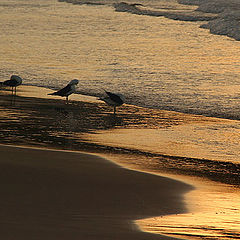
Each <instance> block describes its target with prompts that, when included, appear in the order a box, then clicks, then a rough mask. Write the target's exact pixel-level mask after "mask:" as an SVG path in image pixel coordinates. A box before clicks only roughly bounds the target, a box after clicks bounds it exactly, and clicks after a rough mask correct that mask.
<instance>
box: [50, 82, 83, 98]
mask: <svg viewBox="0 0 240 240" xmlns="http://www.w3.org/2000/svg"><path fill="white" fill-rule="evenodd" d="M78 82H79V81H78V80H77V79H73V80H72V81H70V82H69V83H68V85H67V86H66V87H64V88H62V89H60V90H58V91H56V92H53V93H49V94H48V95H57V96H61V97H66V101H68V96H69V95H71V94H72V93H74V92H75V91H76V85H77V84H78Z"/></svg>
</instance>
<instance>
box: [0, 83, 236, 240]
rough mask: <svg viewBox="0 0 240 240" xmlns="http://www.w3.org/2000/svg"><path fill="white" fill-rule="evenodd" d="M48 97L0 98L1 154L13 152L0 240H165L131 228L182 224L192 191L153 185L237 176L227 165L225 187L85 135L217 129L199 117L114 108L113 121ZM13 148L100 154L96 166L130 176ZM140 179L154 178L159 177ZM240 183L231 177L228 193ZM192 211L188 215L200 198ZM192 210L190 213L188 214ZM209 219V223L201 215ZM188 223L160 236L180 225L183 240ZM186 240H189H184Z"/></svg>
mask: <svg viewBox="0 0 240 240" xmlns="http://www.w3.org/2000/svg"><path fill="white" fill-rule="evenodd" d="M50 92H52V91H51V90H49V89H44V88H37V87H30V86H21V87H19V90H18V92H17V96H16V97H12V96H11V94H10V93H11V92H10V91H8V90H7V89H3V90H2V91H1V90H0V127H1V131H0V144H7V145H11V146H12V147H10V146H4V145H0V153H1V161H0V164H1V168H0V169H1V177H2V181H1V183H2V190H3V192H2V195H3V197H2V199H1V200H0V202H1V206H2V211H1V212H2V213H1V214H2V215H0V216H1V219H0V220H1V221H2V224H1V226H2V229H1V231H0V235H1V234H2V236H3V237H4V239H14V240H15V239H22V238H24V239H33V236H34V239H38V238H39V239H43V238H44V239H79V236H80V238H81V239H122V238H125V239H165V238H164V237H162V236H160V235H154V234H151V233H145V232H142V231H140V229H138V227H137V225H134V221H135V220H137V221H138V223H140V225H141V229H146V230H148V231H149V229H148V228H146V227H145V226H143V225H146V226H147V225H148V224H145V223H144V224H143V225H142V224H141V221H140V220H141V219H146V218H147V219H154V220H153V221H151V224H150V225H151V226H154V224H155V223H157V224H158V222H159V220H158V221H156V219H157V217H159V216H160V219H161V216H166V217H167V216H168V215H169V214H173V216H177V215H178V213H181V214H180V215H179V216H184V214H183V213H185V214H186V215H187V218H189V215H192V214H193V213H191V212H190V213H188V212H187V211H189V210H190V209H189V203H190V202H188V201H189V197H188V198H187V202H185V197H186V193H188V192H190V193H191V192H195V191H190V190H192V189H193V188H192V187H191V186H190V185H188V184H184V183H182V182H179V181H177V180H171V179H169V178H163V177H161V176H159V174H160V173H162V172H167V173H168V174H169V172H171V173H174V174H175V173H177V174H183V175H194V176H201V179H200V182H201V181H203V179H204V178H202V177H207V178H208V177H209V178H214V179H215V180H217V181H220V182H221V181H223V182H227V181H228V179H229V180H230V182H234V181H233V180H234V179H233V178H232V176H234V175H233V174H232V173H234V171H235V170H236V171H237V169H235V168H236V166H235V165H234V166H233V167H234V168H233V170H234V169H235V170H234V171H233V170H231V171H230V170H229V167H228V166H227V165H226V166H227V167H226V171H229V173H231V174H232V175H231V177H228V175H227V174H226V173H225V172H223V166H221V169H220V171H219V173H218V172H217V169H215V167H216V166H215V165H212V162H210V161H209V164H208V162H207V160H204V159H202V160H199V159H191V158H180V157H174V156H164V155H154V154H152V153H145V152H141V151H137V150H133V149H127V148H121V147H111V146H108V145H105V144H104V142H102V143H101V144H96V143H93V142H92V141H90V140H87V139H86V138H85V135H86V134H88V133H91V134H95V133H96V132H97V131H98V130H107V129H125V128H127V129H139V128H144V129H147V128H164V129H166V128H168V127H171V126H181V125H183V126H184V125H187V124H192V123H194V124H202V123H203V124H204V123H207V124H209V123H211V122H212V123H214V122H215V121H217V122H219V121H221V120H219V119H213V118H206V117H203V116H196V115H188V117H187V118H186V114H181V113H176V112H169V111H160V110H153V109H143V108H139V107H135V106H129V105H124V106H122V107H121V108H119V109H118V115H117V116H116V117H115V116H113V114H112V109H111V108H109V107H108V106H106V105H105V104H104V103H102V102H100V101H98V100H97V99H96V98H92V97H87V96H81V95H72V96H70V103H69V104H65V101H64V100H63V99H61V98H60V97H51V98H49V96H47V93H50ZM223 121H224V120H223ZM16 145H21V146H30V147H33V148H35V147H37V148H43V149H46V148H48V149H58V150H73V151H85V152H92V153H97V154H98V155H99V154H104V155H102V156H104V157H106V158H108V159H111V160H114V162H117V163H119V164H120V165H121V166H128V169H125V168H122V167H119V166H118V165H116V164H114V163H113V162H110V161H107V160H105V159H104V158H100V157H97V156H95V155H87V154H82V153H79V152H64V151H54V150H43V149H42V150H41V149H29V148H18V147H16ZM146 159H147V160H148V161H146ZM151 159H152V160H151ZM206 164H207V165H206ZM198 166H200V167H199V168H197V167H198ZM202 166H204V168H202ZM129 168H131V169H138V170H140V172H138V171H135V170H129ZM205 168H208V170H209V169H210V168H212V169H213V171H212V172H210V175H211V176H208V175H207V174H206V171H205ZM141 171H147V172H154V173H156V174H157V176H156V175H151V174H147V173H143V172H141ZM214 174H215V175H214ZM167 176H169V175H167ZM174 176H175V175H174ZM223 176H225V178H224V177H223ZM226 176H227V177H226ZM177 179H181V177H179V176H178V177H177ZM185 182H188V183H191V184H192V185H194V186H197V187H198V188H199V186H198V182H197V181H188V179H187V178H186V179H185ZM238 182H239V178H238V175H236V181H235V182H234V183H236V184H238ZM195 184H196V185H195ZM206 185H207V186H208V185H209V184H208V183H207V184H206ZM207 189H208V188H207ZM158 190H159V191H158ZM211 191H212V189H211ZM213 191H215V190H214V189H213ZM196 194H198V192H197V193H196ZM188 195H189V194H188ZM231 196H232V195H231ZM231 196H229V201H228V202H229V204H230V205H229V206H228V205H227V206H224V209H229V207H231V206H232V203H231ZM215 197H216V196H215V195H214V196H212V198H213V199H215ZM205 200H206V199H205ZM191 201H192V202H191V205H194V204H193V203H196V202H198V196H197V197H196V198H193V200H191ZM201 202H202V203H204V201H203V200H201ZM224 202H226V201H224ZM186 203H187V205H186ZM197 204H200V203H197ZM194 208H195V207H193V208H191V210H190V211H193V212H194V211H195V210H194ZM206 209H207V210H206V215H207V216H208V215H209V209H208V205H206ZM236 209H237V208H236ZM214 211H215V209H214ZM236 211H237V210H234V214H235V212H236ZM221 212H222V210H221ZM214 215H215V212H214ZM194 216H195V215H194ZM212 217H213V218H214V216H212ZM158 219H159V218H158ZM180 219H181V218H180ZM196 219H197V218H196ZM202 219H206V217H205V216H204V217H203V218H202ZM230 220H231V219H230ZM139 221H140V222H139ZM187 221H188V220H187V219H185V218H183V221H182V222H181V223H179V224H178V223H177V221H175V220H174V223H170V226H169V229H170V230H169V229H167V231H163V232H166V233H168V234H169V233H170V234H171V232H172V233H173V230H171V229H173V225H174V224H177V225H175V226H174V227H175V228H176V229H179V226H178V225H183V229H185V230H184V232H185V233H186V232H187V229H186V226H185V225H184V224H186V223H187ZM161 222H162V221H160V223H161ZM79 226H82V227H79ZM151 229H153V228H152V227H151V228H150V231H151ZM157 229H158V230H157V231H155V230H153V231H154V232H156V233H159V226H157ZM160 229H161V228H160ZM13 233H14V234H13ZM160 233H161V232H160ZM195 234H196V233H195ZM16 236H19V238H16ZM25 236H26V237H25ZM38 236H39V237H38ZM175 236H177V234H175ZM183 236H184V239H186V238H185V236H186V234H185V235H184V234H183ZM166 239H167V238H166ZM190 239H195V238H190Z"/></svg>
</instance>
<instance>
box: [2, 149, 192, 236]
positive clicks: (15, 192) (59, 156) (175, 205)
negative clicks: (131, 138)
mask: <svg viewBox="0 0 240 240" xmlns="http://www.w3.org/2000/svg"><path fill="white" fill-rule="evenodd" d="M0 153H1V162H0V164H1V172H2V173H1V180H2V181H1V182H2V184H1V185H2V190H3V191H4V193H2V196H1V200H0V201H1V206H5V207H4V210H2V211H1V226H2V227H1V233H0V235H1V237H4V239H14V236H17V239H21V238H23V237H24V238H25V239H32V238H33V237H34V239H42V238H44V239H76V237H78V238H81V239H83V238H84V239H97V238H101V239H113V238H114V239H176V238H170V237H164V236H160V235H159V236H158V235H155V234H151V233H146V232H141V231H140V230H139V229H138V228H137V227H134V221H135V220H137V219H141V218H146V217H150V216H152V217H153V216H160V215H166V214H179V213H182V212H185V211H186V209H185V207H184V204H183V194H184V193H185V192H187V191H189V190H191V187H190V186H189V185H187V184H184V183H181V182H178V181H175V180H171V179H169V178H165V177H160V176H156V175H155V176H154V175H151V174H147V173H141V172H136V171H133V170H128V169H125V168H122V167H119V166H117V165H115V164H113V163H112V162H110V161H106V160H105V159H103V158H100V157H97V156H94V155H90V154H85V153H79V152H73V151H72V152H71V151H61V150H49V149H34V148H26V147H16V146H15V147H14V146H6V145H0ZM15 239H16V238H15Z"/></svg>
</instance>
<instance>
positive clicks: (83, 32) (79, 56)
mask: <svg viewBox="0 0 240 240" xmlns="http://www.w3.org/2000/svg"><path fill="white" fill-rule="evenodd" d="M143 4H145V5H146V6H148V7H149V8H151V9H154V10H156V9H157V10H159V9H161V7H162V8H163V9H164V12H166V11H167V10H169V11H171V12H175V13H176V12H177V13H178V12H180V13H181V15H184V14H185V15H189V13H191V12H192V11H193V10H194V9H195V8H196V7H194V6H187V5H180V4H178V3H177V2H175V1H144V2H143ZM0 13H1V14H0V20H1V25H0V30H1V39H0V44H1V46H2V47H1V49H0V51H1V52H0V54H1V59H0V61H1V69H0V77H1V79H8V78H9V76H10V75H11V74H19V75H20V76H22V77H23V79H24V84H29V85H36V86H45V87H49V88H53V89H58V88H60V87H62V86H64V85H65V84H66V83H67V82H68V81H70V80H71V79H73V78H78V79H79V80H80V84H79V87H78V92H79V93H82V94H86V95H93V96H99V95H101V94H103V89H106V90H110V91H113V92H114V91H115V92H121V93H122V94H124V95H125V96H126V99H127V103H129V104H134V105H138V106H145V107H151V108H160V109H167V110H175V111H180V112H186V113H196V114H204V115H207V116H218V117H223V118H232V119H239V118H240V115H239V107H238V106H239V102H240V101H239V96H240V88H239V83H240V80H239V79H240V77H239V74H240V73H239V68H240V65H239V62H240V61H239V60H240V57H239V56H240V54H239V52H240V49H239V44H240V43H239V42H238V41H235V40H233V39H232V38H228V37H225V36H216V35H212V34H209V30H206V29H202V28H199V27H200V25H202V24H203V23H206V22H205V21H201V22H199V21H190V22H189V21H188V22H184V21H175V20H172V19H168V18H165V17H153V16H147V15H136V14H131V13H128V12H116V11H115V9H114V8H113V6H112V4H111V2H110V1H108V2H107V4H106V5H77V4H75V5H73V4H69V3H65V2H57V1H56V0H38V1H31V0H16V1H14V0H11V1H5V0H2V1H1V4H0Z"/></svg>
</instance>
